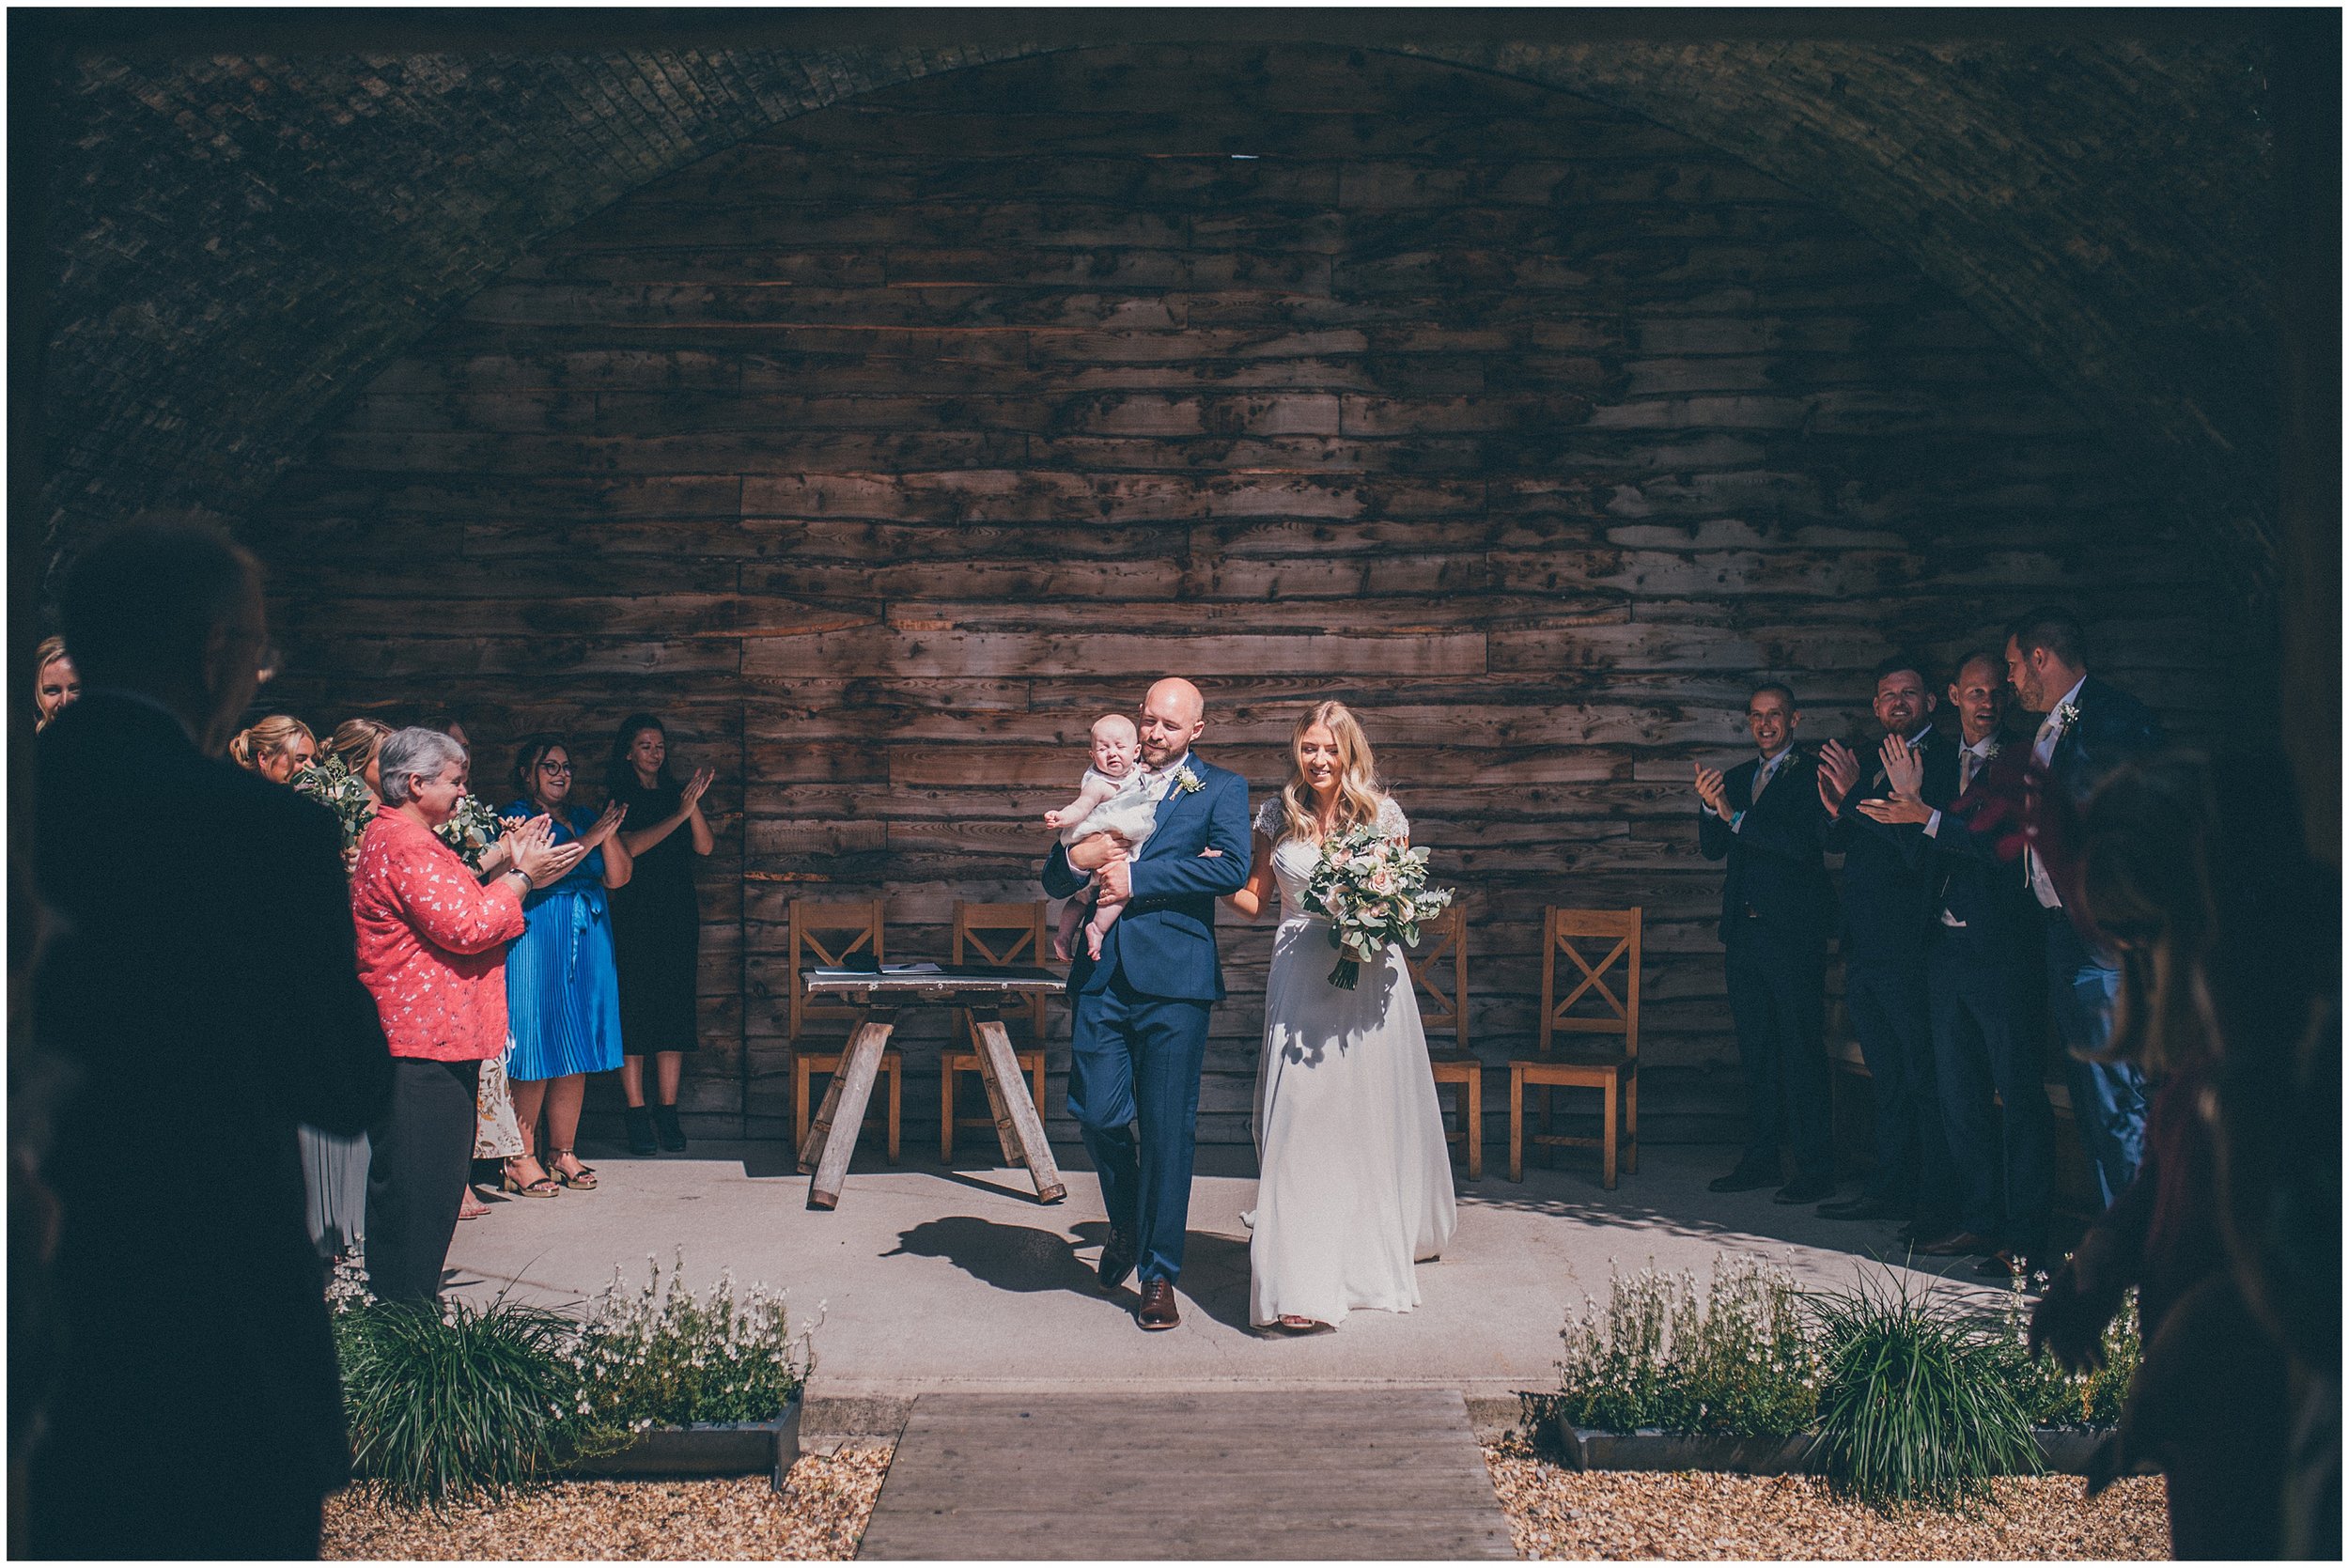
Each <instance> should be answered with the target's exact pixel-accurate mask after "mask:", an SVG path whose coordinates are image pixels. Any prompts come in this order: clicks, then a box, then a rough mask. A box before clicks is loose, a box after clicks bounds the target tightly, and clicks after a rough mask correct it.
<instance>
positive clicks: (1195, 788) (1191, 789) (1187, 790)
mask: <svg viewBox="0 0 2349 1568" xmlns="http://www.w3.org/2000/svg"><path fill="white" fill-rule="evenodd" d="M1175 788H1176V789H1179V790H1181V791H1182V792H1183V793H1184V794H1186V795H1196V794H1198V793H1199V792H1200V791H1201V790H1202V789H1205V788H1206V785H1205V784H1201V783H1200V782H1199V775H1198V774H1196V773H1194V772H1192V771H1191V770H1190V764H1189V763H1185V764H1184V765H1183V766H1182V767H1181V768H1177V769H1176V770H1175Z"/></svg>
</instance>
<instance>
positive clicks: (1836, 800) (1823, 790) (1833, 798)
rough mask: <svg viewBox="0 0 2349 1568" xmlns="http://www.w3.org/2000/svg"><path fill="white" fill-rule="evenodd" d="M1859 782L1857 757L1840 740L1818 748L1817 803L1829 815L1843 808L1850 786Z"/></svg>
mask: <svg viewBox="0 0 2349 1568" xmlns="http://www.w3.org/2000/svg"><path fill="white" fill-rule="evenodd" d="M1855 784H1859V755H1858V753H1854V752H1853V751H1852V749H1851V748H1850V747H1849V746H1846V745H1844V744H1843V742H1842V741H1840V740H1830V741H1828V743H1827V744H1826V745H1824V746H1822V747H1820V748H1819V804H1821V805H1823V806H1825V807H1826V808H1827V814H1828V815H1829V816H1833V815H1836V814H1837V813H1838V812H1841V811H1842V810H1843V802H1844V800H1847V799H1849V798H1850V796H1851V792H1852V787H1853V786H1854V785H1855Z"/></svg>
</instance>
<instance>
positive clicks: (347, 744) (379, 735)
mask: <svg viewBox="0 0 2349 1568" xmlns="http://www.w3.org/2000/svg"><path fill="white" fill-rule="evenodd" d="M391 733H392V726H391V725H389V724H387V723H385V722H383V721H382V720H381V719H346V720H344V721H343V722H341V723H339V724H336V725H335V726H334V734H333V735H330V736H328V737H326V749H327V750H328V751H330V752H332V753H334V754H335V755H336V756H337V757H339V758H341V759H342V764H343V766H344V767H345V768H349V769H350V776H351V777H352V778H354V779H357V780H358V781H359V782H360V783H361V784H366V786H367V793H368V794H370V795H372V796H374V797H375V798H376V799H377V800H382V799H383V781H382V779H381V777H380V776H379V775H378V773H377V771H376V765H375V763H376V753H378V752H380V751H381V750H382V749H383V739H384V737H386V736H388V735H390V734H391Z"/></svg>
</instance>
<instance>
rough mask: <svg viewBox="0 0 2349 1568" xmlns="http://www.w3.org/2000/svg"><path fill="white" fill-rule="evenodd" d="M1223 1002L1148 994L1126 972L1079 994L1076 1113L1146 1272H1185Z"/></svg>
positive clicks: (1073, 1084)
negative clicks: (1212, 1045)
mask: <svg viewBox="0 0 2349 1568" xmlns="http://www.w3.org/2000/svg"><path fill="white" fill-rule="evenodd" d="M1213 1005H1214V1004H1213V1003H1212V1002H1209V1001H1204V1000H1203V1001H1188V1000H1183V999H1180V998H1173V997H1154V996H1147V995H1144V994H1143V992H1140V991H1137V990H1135V989H1134V988H1133V986H1130V985H1128V983H1127V981H1126V977H1125V975H1124V974H1122V973H1121V974H1118V975H1115V976H1113V977H1112V979H1111V981H1110V983H1109V984H1108V985H1107V986H1102V987H1100V988H1099V989H1097V990H1090V991H1086V992H1084V993H1082V994H1081V995H1080V996H1079V997H1078V998H1077V1006H1076V1018H1075V1021H1074V1026H1073V1030H1072V1032H1071V1035H1070V1040H1069V1045H1070V1063H1069V1071H1068V1113H1069V1114H1070V1115H1071V1116H1074V1117H1075V1118H1077V1122H1078V1125H1079V1126H1081V1128H1082V1129H1083V1132H1084V1141H1085V1152H1086V1153H1087V1154H1089V1155H1091V1156H1092V1157H1093V1168H1094V1170H1095V1171H1096V1172H1098V1173H1099V1175H1100V1178H1101V1201H1102V1203H1104V1204H1106V1205H1107V1206H1108V1208H1109V1213H1110V1224H1111V1226H1112V1228H1114V1229H1116V1230H1118V1231H1121V1232H1123V1233H1125V1234H1128V1235H1129V1236H1132V1237H1133V1238H1134V1239H1135V1241H1136V1243H1137V1246H1138V1248H1139V1251H1140V1256H1141V1267H1140V1270H1139V1272H1140V1275H1141V1277H1142V1279H1143V1280H1144V1281H1151V1280H1164V1281H1168V1282H1169V1283H1172V1282H1173V1281H1175V1279H1176V1278H1178V1277H1179V1276H1180V1275H1181V1274H1182V1272H1183V1237H1184V1233H1185V1231H1186V1229H1187V1228H1188V1226H1189V1223H1190V1169H1191V1153H1192V1145H1193V1142H1194V1139H1193V1138H1192V1128H1193V1127H1194V1126H1196V1125H1197V1122H1198V1117H1199V1072H1200V1068H1201V1067H1202V1066H1203V1065H1205V1063H1206V1055H1207V1011H1208V1009H1209V1008H1210V1007H1212V1006H1213ZM1137 1128H1139V1129H1140V1138H1139V1140H1137V1138H1136V1129H1137Z"/></svg>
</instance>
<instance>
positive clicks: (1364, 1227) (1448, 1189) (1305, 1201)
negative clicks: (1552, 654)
mask: <svg viewBox="0 0 2349 1568" xmlns="http://www.w3.org/2000/svg"><path fill="white" fill-rule="evenodd" d="M1291 751H1292V754H1293V756H1294V758H1295V764H1296V766H1295V768H1294V770H1293V772H1292V774H1291V776H1290V779H1289V782H1288V784H1287V786H1286V787H1285V788H1283V790H1282V791H1281V793H1280V794H1279V795H1277V796H1275V797H1274V798H1273V799H1271V800H1268V801H1266V802H1265V804H1264V807H1263V809H1262V810H1261V811H1259V812H1258V813H1257V815H1256V823H1255V830H1256V831H1255V842H1254V851H1255V858H1254V862H1253V863H1252V866H1251V867H1250V871H1249V877H1248V881H1247V884H1246V885H1245V886H1243V887H1242V888H1241V889H1240V890H1239V892H1237V893H1234V894H1233V895H1232V896H1231V898H1230V899H1229V902H1230V904H1231V905H1232V907H1233V908H1235V909H1237V910H1238V912H1239V913H1241V914H1242V915H1245V916H1247V917H1248V918H1250V919H1254V918H1256V917H1257V916H1258V915H1260V914H1261V913H1262V912H1263V911H1264V908H1265V907H1266V905H1267V903H1268V901H1269V898H1270V895H1271V893H1272V892H1273V890H1274V888H1275V887H1276V886H1277V888H1278V889H1279V892H1280V897H1281V928H1280V931H1279V933H1278V934H1277V935H1276V936H1275V937H1274V938H1273V940H1272V970H1271V974H1270V976H1269V977H1268V980H1267V981H1266V983H1265V1039H1264V1056H1263V1059H1262V1061H1261V1062H1260V1063H1258V1066H1257V1069H1256V1073H1257V1076H1256V1116H1255V1134H1256V1162H1257V1165H1258V1168H1259V1169H1260V1170H1261V1171H1262V1172H1263V1175H1262V1177H1261V1179H1260V1180H1259V1182H1258V1184H1257V1188H1256V1210H1255V1234H1254V1235H1253V1237H1252V1240H1251V1242H1250V1244H1249V1251H1248V1264H1249V1286H1248V1296H1249V1302H1248V1317H1249V1321H1250V1322H1252V1323H1254V1324H1256V1325H1259V1326H1270V1325H1273V1324H1278V1325H1280V1326H1281V1327H1284V1328H1313V1327H1318V1326H1320V1325H1322V1324H1337V1323H1340V1322H1343V1321H1344V1320H1345V1318H1346V1313H1347V1312H1350V1311H1352V1310H1354V1309H1355V1308H1358V1307H1362V1308H1377V1309H1378V1310H1380V1311H1383V1312H1409V1311H1410V1310H1411V1309H1412V1308H1413V1307H1415V1306H1417V1305H1419V1281H1418V1280H1417V1278H1416V1277H1415V1274H1414V1272H1413V1268H1412V1265H1413V1264H1414V1263H1416V1262H1420V1261H1423V1260H1426V1259H1431V1258H1434V1257H1437V1256H1438V1255H1439V1254H1440V1253H1441V1252H1442V1251H1443V1250H1444V1247H1445V1245H1446V1244H1447V1243H1449V1242H1450V1241H1451V1239H1452V1229H1453V1225H1454V1222H1455V1211H1454V1207H1453V1195H1452V1160H1451V1152H1450V1150H1449V1149H1447V1148H1446V1146H1445V1144H1444V1136H1443V1116H1442V1112H1441V1110H1440V1109H1439V1107H1438V1105H1437V1102H1436V1083H1435V1078H1434V1075H1433V1073H1432V1072H1431V1071H1430V1070H1429V1067H1428V1064H1427V1036H1426V1034H1425V1032H1423V1031H1422V1029H1421V1028H1420V1021H1419V999H1418V998H1417V997H1416V996H1415V995H1414V994H1413V993H1412V990H1411V976H1410V971H1409V970H1408V968H1407V967H1406V965H1405V963H1404V960H1403V950H1402V949H1401V948H1400V947H1397V946H1392V945H1391V946H1389V947H1388V949H1387V951H1386V955H1385V957H1384V960H1383V961H1382V962H1380V963H1376V964H1365V965H1363V966H1362V970H1361V979H1360V980H1359V981H1358V982H1357V984H1356V986H1355V987H1354V989H1352V990H1350V991H1346V990H1340V989H1339V988H1338V987H1337V986H1332V985H1330V969H1331V968H1332V966H1333V965H1334V964H1335V963H1336V961H1337V958H1338V954H1337V952H1336V950H1335V949H1333V948H1331V947H1330V927H1329V922H1327V921H1326V920H1323V919H1321V918H1320V917H1318V916H1315V915H1310V914H1307V913H1306V912H1305V911H1304V906H1303V899H1304V894H1305V887H1306V883H1307V881H1308V880H1309V879H1310V878H1311V877H1312V875H1313V870H1314V867H1315V865H1316V864H1317V863H1319V862H1320V860H1321V841H1322V839H1323V838H1324V837H1325V836H1326V835H1327V834H1329V833H1330V832H1333V831H1337V830H1339V829H1341V828H1346V827H1352V826H1354V825H1356V824H1359V823H1363V822H1376V823H1377V825H1378V827H1379V828H1380V830H1381V831H1385V832H1386V833H1387V834H1389V835H1390V836H1392V837H1393V838H1397V839H1408V837H1409V836H1410V825H1409V823H1408V822H1407V821H1406V820H1405V818H1404V815H1403V812H1402V810H1401V808H1399V807H1398V806H1396V805H1395V803H1394V801H1393V800H1391V799H1389V798H1388V796H1387V795H1386V794H1385V793H1384V792H1383V791H1382V790H1381V789H1380V788H1379V787H1378V783H1377V774H1376V773H1375V772H1374V771H1373V770H1372V767H1371V756H1370V743H1369V742H1368V741H1367V740H1366V739H1365V738H1364V737H1363V736H1362V730H1361V724H1360V723H1358V722H1356V721H1355V718H1354V715H1353V714H1352V713H1350V712H1349V711H1347V709H1346V706H1345V705H1344V704H1341V703H1323V704H1321V705H1320V706H1317V707H1315V709H1313V711H1312V712H1310V713H1308V714H1307V715H1306V716H1305V719H1304V722H1302V723H1300V724H1299V725H1298V727H1297V733H1296V736H1295V737H1294V738H1293V740H1292V742H1291Z"/></svg>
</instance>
